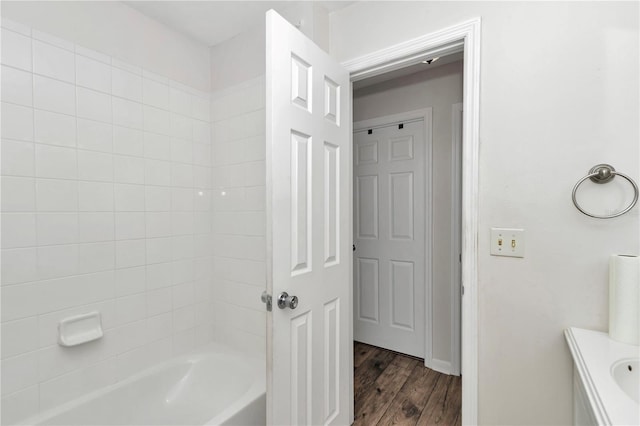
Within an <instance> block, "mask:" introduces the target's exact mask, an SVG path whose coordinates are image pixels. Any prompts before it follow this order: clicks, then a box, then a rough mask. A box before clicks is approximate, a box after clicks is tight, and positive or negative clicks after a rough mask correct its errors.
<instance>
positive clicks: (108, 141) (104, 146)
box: [78, 118, 114, 152]
mask: <svg viewBox="0 0 640 426" xmlns="http://www.w3.org/2000/svg"><path fill="white" fill-rule="evenodd" d="M113 139H114V138H113V127H112V126H111V125H109V124H106V123H102V122H99V121H93V120H85V119H84V118H79V119H78V148H82V149H88V150H91V151H101V152H111V151H112V150H113V145H114V144H113Z"/></svg>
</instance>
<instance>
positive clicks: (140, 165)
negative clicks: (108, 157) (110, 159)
mask: <svg viewBox="0 0 640 426" xmlns="http://www.w3.org/2000/svg"><path fill="white" fill-rule="evenodd" d="M113 166H114V176H113V177H114V181H115V182H120V183H136V184H144V159H143V158H138V157H127V156H123V155H116V156H114V164H113Z"/></svg>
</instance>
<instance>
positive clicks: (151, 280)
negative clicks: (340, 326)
mask: <svg viewBox="0 0 640 426" xmlns="http://www.w3.org/2000/svg"><path fill="white" fill-rule="evenodd" d="M210 106H211V104H210V97H209V94H208V93H204V92H199V91H197V90H195V89H191V88H189V87H186V86H183V85H181V84H179V83H176V82H174V81H171V80H169V79H167V78H165V77H163V76H160V75H156V74H154V73H153V72H150V71H148V70H143V69H140V68H138V67H136V66H135V65H132V64H128V63H124V62H121V61H118V60H117V59H116V58H111V57H109V56H106V55H103V54H101V53H99V52H95V51H91V50H88V49H84V48H82V47H80V46H76V45H74V44H72V43H69V42H67V41H65V40H62V39H59V38H55V37H53V36H50V35H47V34H43V33H41V32H38V31H36V30H31V29H30V28H27V27H24V26H22V25H19V24H15V23H12V22H8V21H3V29H2V318H1V320H2V353H1V357H2V423H3V424H10V423H13V422H15V421H17V420H19V419H21V418H25V417H27V416H31V415H34V414H37V413H38V412H42V411H44V410H47V409H49V408H51V407H54V406H57V405H59V404H61V403H64V402H66V401H69V400H71V399H73V398H75V397H77V396H79V395H82V394H85V393H87V392H89V391H91V390H93V389H96V388H99V387H102V386H105V385H108V384H111V383H114V382H116V381H118V380H121V379H123V378H126V377H127V376H129V375H131V374H133V373H135V372H137V371H139V370H141V369H142V368H144V367H146V366H148V365H150V364H153V363H155V362H159V361H161V360H163V359H166V358H168V357H170V356H172V355H175V354H178V353H181V352H184V351H188V350H190V349H192V348H193V347H195V346H197V345H199V344H202V343H205V342H207V341H209V340H210V339H211V338H212V335H213V321H214V313H213V310H212V306H211V299H210V294H211V270H212V257H211V256H212V254H213V253H212V244H211V243H212V235H211V225H212V219H213V218H215V219H216V220H217V222H216V224H217V227H228V229H231V231H233V230H234V229H238V228H236V227H235V226H236V224H237V222H235V221H234V220H230V219H231V218H230V217H228V216H225V215H224V214H223V211H220V215H216V216H215V217H213V216H212V209H211V182H212V168H211V165H212V164H211V158H212V153H211V132H210ZM229 119H230V123H233V118H231V117H229ZM243 127H244V126H243ZM221 129H224V126H223V127H221ZM232 133H234V132H232V131H228V132H227V134H228V135H231V134H232ZM254 133H255V134H258V133H260V132H251V134H246V136H247V137H249V136H253V135H254ZM249 144H250V142H246V145H247V147H248V146H249ZM255 161H257V162H258V163H256V165H255V167H253V168H252V167H251V166H250V165H249V164H247V168H246V171H247V173H248V174H247V176H246V178H244V179H243V180H242V185H237V187H236V184H235V183H234V182H235V181H234V180H233V179H232V180H227V181H226V182H227V183H230V184H229V185H227V186H229V191H228V193H229V197H228V198H226V199H225V200H232V199H235V198H234V197H238V196H240V195H238V194H240V193H242V194H245V193H246V192H247V193H248V192H251V191H252V190H253V191H256V190H257V189H255V187H259V185H262V184H263V183H261V179H262V174H263V173H262V172H261V171H260V170H261V169H260V167H263V166H262V165H261V164H262V163H260V161H261V159H260V158H256V159H255ZM229 164H231V163H229ZM258 175H259V176H260V179H258ZM243 176H244V175H243ZM250 176H255V177H254V178H251V177H250ZM232 186H233V188H231V187H232ZM218 195H219V194H218ZM240 197H241V196H240ZM218 198H219V197H218ZM240 203H241V202H240ZM222 205H224V203H223V204H222ZM227 206H228V207H227V209H226V210H224V208H223V210H224V211H226V212H228V211H234V212H236V213H239V212H240V211H241V212H242V213H243V214H244V213H245V212H246V215H245V216H243V219H242V220H245V221H246V222H243V223H246V225H247V226H249V225H250V224H252V223H254V222H253V221H252V220H253V219H252V218H251V213H250V211H253V210H255V211H257V212H259V211H260V210H263V209H264V207H263V205H251V206H249V205H242V208H239V207H238V206H239V204H234V203H233V202H232V203H229V204H228V205H227ZM238 209H239V210H238ZM248 230H252V231H248ZM242 232H245V233H246V232H255V233H256V237H255V238H256V239H258V241H259V239H260V238H262V237H260V236H258V235H262V234H261V232H262V231H261V229H255V228H247V227H243V228H242ZM227 242H228V244H229V246H228V247H227V245H226V243H225V241H224V240H223V241H222V242H220V243H218V244H216V246H215V250H216V251H215V254H216V261H217V265H218V266H219V267H222V265H225V266H226V267H228V268H231V267H232V265H231V264H230V262H232V260H233V259H231V258H233V256H238V255H239V253H242V254H243V255H244V254H246V253H253V252H254V250H255V247H254V243H255V244H257V242H256V241H253V240H252V241H251V243H248V242H245V241H244V240H242V238H241V237H240V236H234V235H229V236H228V237H227ZM261 248H262V246H261ZM239 257H241V256H239ZM253 257H255V265H254V264H249V263H243V264H242V271H243V272H244V273H248V272H249V271H253V270H254V269H252V268H254V266H255V268H260V267H263V265H264V262H262V263H260V260H264V254H263V253H260V254H258V253H256V254H255V255H253ZM225 262H226V263H225ZM232 278H235V279H238V277H234V276H229V279H230V280H231V279H232ZM239 281H241V282H246V283H247V284H249V285H251V284H257V283H255V282H254V281H255V280H254V279H252V278H242V279H239ZM223 288H226V287H224V286H223ZM234 291H241V290H238V289H235V290H234ZM242 309H245V310H247V311H248V312H249V311H250V312H252V311H251V310H250V309H249V308H247V307H243V308H242ZM91 311H99V312H100V313H101V315H102V325H103V328H104V329H105V335H104V338H103V339H101V340H98V341H95V342H92V343H88V344H84V345H81V346H77V347H72V348H63V347H61V346H59V345H57V342H56V339H57V323H58V321H59V320H60V319H62V318H65V317H68V316H71V315H76V314H79V313H86V312H91Z"/></svg>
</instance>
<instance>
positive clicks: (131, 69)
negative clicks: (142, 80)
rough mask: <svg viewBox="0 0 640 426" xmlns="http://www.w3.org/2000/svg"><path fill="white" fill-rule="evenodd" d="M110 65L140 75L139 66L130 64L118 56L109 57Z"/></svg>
mask: <svg viewBox="0 0 640 426" xmlns="http://www.w3.org/2000/svg"><path fill="white" fill-rule="evenodd" d="M111 65H113V66H114V67H116V68H120V69H122V70H125V71H129V72H130V73H133V74H135V75H142V68H140V67H139V66H136V65H133V64H130V63H128V62H124V61H121V60H120V59H118V58H111Z"/></svg>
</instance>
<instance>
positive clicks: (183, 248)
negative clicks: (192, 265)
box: [171, 235, 194, 260]
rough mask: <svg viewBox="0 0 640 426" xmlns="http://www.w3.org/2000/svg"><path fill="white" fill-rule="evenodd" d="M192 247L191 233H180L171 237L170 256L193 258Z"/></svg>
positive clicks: (177, 258) (174, 258) (179, 258)
mask: <svg viewBox="0 0 640 426" xmlns="http://www.w3.org/2000/svg"><path fill="white" fill-rule="evenodd" d="M193 248H194V242H193V235H180V236H176V237H172V238H171V258H172V259H173V260H181V259H191V258H193V257H194V252H193Z"/></svg>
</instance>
